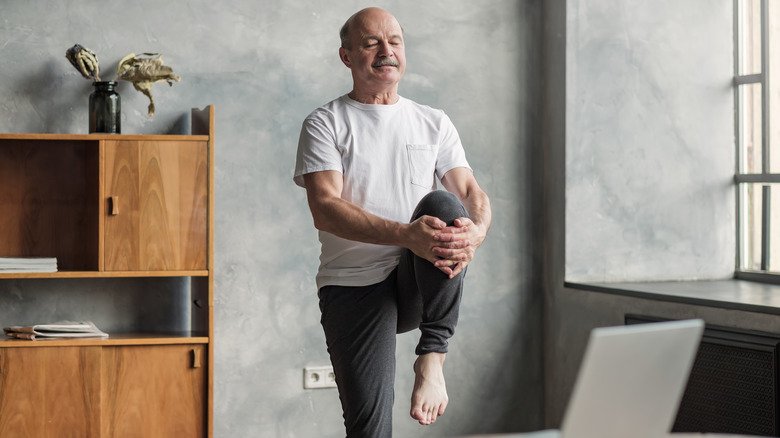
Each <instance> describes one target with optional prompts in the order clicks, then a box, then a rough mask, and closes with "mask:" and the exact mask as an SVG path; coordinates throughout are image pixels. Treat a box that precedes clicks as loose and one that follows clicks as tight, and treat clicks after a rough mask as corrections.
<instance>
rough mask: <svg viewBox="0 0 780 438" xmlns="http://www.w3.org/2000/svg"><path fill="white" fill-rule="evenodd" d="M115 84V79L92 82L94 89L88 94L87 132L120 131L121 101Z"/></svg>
mask: <svg viewBox="0 0 780 438" xmlns="http://www.w3.org/2000/svg"><path fill="white" fill-rule="evenodd" d="M116 84H117V83H116V81H106V82H93V83H92V85H94V86H95V91H93V92H92V94H90V95H89V132H104V133H109V134H119V133H120V132H122V129H121V125H122V122H121V118H120V116H121V102H120V98H119V93H117V92H116V89H115V88H116Z"/></svg>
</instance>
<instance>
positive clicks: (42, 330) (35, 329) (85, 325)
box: [3, 321, 108, 339]
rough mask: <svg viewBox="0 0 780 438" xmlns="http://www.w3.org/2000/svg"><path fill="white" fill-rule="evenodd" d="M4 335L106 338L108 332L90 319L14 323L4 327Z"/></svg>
mask: <svg viewBox="0 0 780 438" xmlns="http://www.w3.org/2000/svg"><path fill="white" fill-rule="evenodd" d="M3 331H4V332H5V334H6V336H8V337H11V338H19V339H54V338H107V337H108V333H106V332H104V331H101V330H100V329H98V328H97V326H95V324H94V323H92V322H90V321H83V322H73V321H61V322H55V323H52V324H36V325H31V326H19V325H14V326H10V327H4V328H3Z"/></svg>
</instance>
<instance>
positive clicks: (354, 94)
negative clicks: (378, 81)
mask: <svg viewBox="0 0 780 438" xmlns="http://www.w3.org/2000/svg"><path fill="white" fill-rule="evenodd" d="M348 96H349V97H350V99H352V100H354V101H357V102H360V103H365V104H368V105H392V104H394V103H396V102H398V98H399V96H398V93H397V92H396V91H395V90H393V91H389V92H386V93H371V92H368V93H361V92H359V91H357V90H354V89H353V90H352V91H351V92H350V93H349V95H348Z"/></svg>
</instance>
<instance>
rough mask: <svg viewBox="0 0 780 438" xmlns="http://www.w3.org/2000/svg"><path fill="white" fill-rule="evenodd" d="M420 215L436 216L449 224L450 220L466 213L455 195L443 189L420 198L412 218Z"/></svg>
mask: <svg viewBox="0 0 780 438" xmlns="http://www.w3.org/2000/svg"><path fill="white" fill-rule="evenodd" d="M422 215H428V216H435V217H438V218H439V219H441V220H443V221H444V222H446V223H447V224H450V225H451V223H452V221H454V220H455V219H457V218H459V217H465V216H467V213H466V209H465V208H464V207H463V203H461V202H460V199H458V197H457V196H455V195H454V194H452V193H450V192H448V191H445V190H435V191H432V192H430V193H428V194H427V195H425V196H424V197H423V198H422V199H421V200H420V202H419V203H418V204H417V209H416V210H415V214H414V218H413V219H416V218H418V217H420V216H422Z"/></svg>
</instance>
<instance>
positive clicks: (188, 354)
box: [101, 345, 206, 438]
mask: <svg viewBox="0 0 780 438" xmlns="http://www.w3.org/2000/svg"><path fill="white" fill-rule="evenodd" d="M192 350H196V351H197V353H196V354H200V355H203V354H204V353H205V348H204V347H203V346H201V345H194V346H193V345H189V346H169V345H166V346H139V347H106V348H104V349H103V370H102V376H103V390H102V398H103V403H104V404H103V418H102V428H101V429H102V432H103V436H104V437H122V438H125V437H127V438H132V437H139V438H141V437H143V438H153V437H160V438H167V437H177V438H186V437H203V436H204V433H205V429H206V425H205V418H206V403H205V401H206V386H205V382H206V381H205V373H206V368H205V367H200V368H192V367H191V358H192V354H193V353H192Z"/></svg>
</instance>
